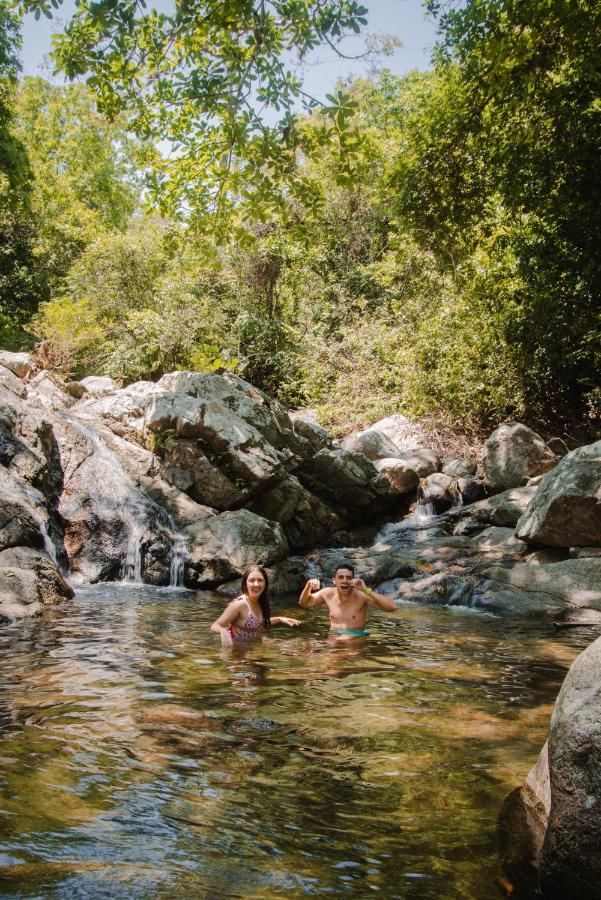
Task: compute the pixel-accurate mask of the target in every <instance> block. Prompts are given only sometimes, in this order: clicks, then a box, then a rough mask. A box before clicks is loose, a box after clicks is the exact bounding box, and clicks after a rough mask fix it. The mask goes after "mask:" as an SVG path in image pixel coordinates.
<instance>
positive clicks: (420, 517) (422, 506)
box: [405, 479, 436, 522]
mask: <svg viewBox="0 0 601 900" xmlns="http://www.w3.org/2000/svg"><path fill="white" fill-rule="evenodd" d="M435 515H436V510H435V509H434V504H433V502H432V499H431V497H430V491H429V489H428V484H427V482H426V481H425V480H424V479H422V480H421V481H420V483H419V486H418V488H417V503H416V506H415V509H414V510H413V513H412V515H411V516H410V518H411V520H412V521H413V522H429V521H430V519H433V518H434V516H435ZM405 521H407V519H405Z"/></svg>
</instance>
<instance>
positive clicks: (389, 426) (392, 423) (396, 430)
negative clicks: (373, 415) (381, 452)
mask: <svg viewBox="0 0 601 900" xmlns="http://www.w3.org/2000/svg"><path fill="white" fill-rule="evenodd" d="M366 431H369V432H377V433H378V434H382V435H384V436H385V437H386V438H388V440H389V441H392V443H393V444H394V445H395V447H396V448H397V449H398V450H399V451H400V452H401V453H405V452H406V451H408V450H415V449H417V448H419V447H428V446H429V444H430V442H431V436H430V435H429V434H428V432H427V431H426V429H425V428H424V427H423V426H422V425H421V424H420V423H419V422H415V421H412V420H411V419H408V418H407V417H406V416H403V415H401V414H400V413H397V414H396V415H392V416H386V418H385V419H380V421H379V422H375V423H374V424H373V425H370V426H369V428H368V429H366Z"/></svg>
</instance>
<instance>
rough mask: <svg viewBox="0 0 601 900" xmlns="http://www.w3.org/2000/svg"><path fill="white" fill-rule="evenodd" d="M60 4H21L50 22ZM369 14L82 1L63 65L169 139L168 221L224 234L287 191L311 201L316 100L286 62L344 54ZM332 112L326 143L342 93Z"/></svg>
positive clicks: (279, 6) (157, 190) (330, 8)
mask: <svg viewBox="0 0 601 900" xmlns="http://www.w3.org/2000/svg"><path fill="white" fill-rule="evenodd" d="M59 2H60V0H51V2H48V0H23V3H22V9H23V10H24V11H35V12H36V15H39V14H40V13H44V14H45V15H51V14H52V6H55V7H56V6H57V5H58V3H59ZM366 12H367V10H366V9H365V8H364V7H362V6H361V5H360V4H359V3H357V2H356V0H295V2H292V3H291V2H289V0H272V2H270V3H269V4H266V3H264V2H262V0H255V2H249V0H227V2H224V0H187V2H185V3H178V4H177V5H176V9H175V13H174V14H173V15H167V14H165V13H162V12H158V11H157V10H156V9H154V8H148V9H145V4H139V3H138V2H137V0H123V2H119V3H90V2H87V0H78V2H77V4H76V12H75V15H74V16H73V18H72V19H71V21H70V22H69V24H68V26H67V28H66V30H65V33H64V34H62V35H59V36H58V37H56V38H55V47H54V59H55V61H56V62H57V64H58V67H59V69H61V70H62V71H63V72H65V74H66V75H67V76H68V77H69V78H71V79H73V78H77V77H80V76H82V75H87V83H88V86H89V87H90V88H92V89H93V90H94V92H95V94H96V96H97V98H98V103H99V106H100V109H101V110H102V111H103V112H105V113H107V114H108V115H109V116H111V117H112V116H114V115H116V114H117V113H118V112H120V111H121V110H126V111H127V113H128V116H129V121H130V126H131V128H132V130H133V131H134V132H135V133H136V134H138V135H139V136H141V137H143V138H145V139H146V138H154V139H156V140H164V141H168V142H170V144H171V145H172V152H171V155H170V156H169V157H168V158H165V157H164V156H163V155H161V154H159V153H151V152H149V153H148V156H147V163H148V165H149V167H150V173H149V181H148V185H149V190H150V191H151V193H152V196H153V198H154V199H156V200H157V202H159V204H160V208H161V212H162V214H164V215H170V216H174V215H181V214H185V216H186V218H187V220H188V221H189V222H196V223H197V224H198V225H199V224H200V223H202V226H203V228H204V229H205V230H206V229H209V228H210V229H211V230H215V231H216V232H217V233H218V234H220V236H221V237H224V236H225V235H226V234H231V229H232V227H233V226H232V219H234V221H237V222H238V223H239V224H244V223H245V222H247V221H249V220H251V219H252V220H264V219H265V216H266V215H267V211H268V210H270V209H271V210H273V209H279V210H282V209H283V208H284V207H285V201H284V199H283V188H286V190H287V191H288V192H290V194H291V195H292V196H297V197H299V198H304V197H305V196H306V191H307V190H308V189H310V187H309V186H308V185H307V183H306V182H305V179H304V178H303V175H302V172H301V171H300V170H299V167H298V165H297V159H296V157H297V154H298V152H299V151H300V152H303V153H306V152H307V150H308V148H307V146H306V145H305V144H304V142H303V135H302V131H301V130H299V129H298V127H297V121H296V114H295V110H296V108H297V106H298V105H300V106H301V107H304V108H306V109H309V108H312V107H314V106H316V105H318V103H317V101H316V100H315V99H314V98H312V97H310V96H309V95H308V94H306V93H305V91H303V89H302V83H301V81H300V79H299V76H298V75H297V74H296V73H295V72H294V71H293V69H292V68H291V65H290V63H289V61H288V60H289V57H290V55H291V54H292V53H295V54H297V55H298V56H299V57H300V58H301V59H302V58H303V57H304V56H305V55H306V54H307V53H309V52H310V51H311V50H312V49H313V48H314V47H316V46H317V45H319V44H320V43H324V42H325V43H327V44H329V45H330V46H331V47H332V48H334V49H335V47H336V44H337V43H338V41H339V40H340V39H341V38H342V37H343V36H344V35H345V34H348V33H357V32H358V31H359V30H360V27H361V26H362V25H364V24H365V23H366V19H365V14H366ZM324 109H325V111H326V112H327V116H328V125H327V126H324V127H323V128H322V129H321V132H320V140H319V143H320V144H324V143H329V142H330V141H332V140H336V139H337V138H339V137H340V136H341V135H344V134H345V132H346V129H347V126H348V121H349V116H350V113H351V112H352V104H351V103H350V101H349V100H348V98H347V97H346V94H345V93H344V92H343V91H337V92H336V93H335V94H333V95H331V96H330V97H329V98H328V104H327V106H326V107H324ZM273 119H275V124H268V121H271V120H273ZM342 174H344V173H341V175H342ZM216 213H217V215H215V214H216ZM238 234H239V236H240V237H243V236H244V234H245V232H244V230H239V231H238Z"/></svg>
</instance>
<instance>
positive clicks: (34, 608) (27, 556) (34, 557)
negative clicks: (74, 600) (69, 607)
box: [0, 547, 73, 619]
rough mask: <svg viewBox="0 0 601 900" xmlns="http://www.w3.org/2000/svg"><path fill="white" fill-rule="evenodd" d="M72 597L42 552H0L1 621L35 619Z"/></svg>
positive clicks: (20, 549) (28, 549) (29, 549)
mask: <svg viewBox="0 0 601 900" xmlns="http://www.w3.org/2000/svg"><path fill="white" fill-rule="evenodd" d="M71 597H73V589H72V588H71V587H70V585H68V584H67V582H66V581H65V579H64V578H63V576H62V575H61V573H60V572H59V570H58V568H57V566H56V564H55V563H53V562H52V560H50V559H49V558H48V556H47V555H46V554H45V553H44V552H43V551H42V550H36V549H34V548H32V547H11V548H10V549H7V550H2V551H0V619H20V618H24V617H29V616H37V615H39V613H41V612H42V610H43V609H44V607H46V606H50V605H52V604H55V603H60V602H61V601H63V600H69V599H70V598H71Z"/></svg>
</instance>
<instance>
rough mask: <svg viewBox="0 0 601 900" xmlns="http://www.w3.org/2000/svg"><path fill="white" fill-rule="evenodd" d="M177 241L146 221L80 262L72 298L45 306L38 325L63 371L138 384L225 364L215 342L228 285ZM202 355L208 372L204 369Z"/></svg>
mask: <svg viewBox="0 0 601 900" xmlns="http://www.w3.org/2000/svg"><path fill="white" fill-rule="evenodd" d="M170 237H171V238H172V236H170V235H169V234H168V233H167V232H166V231H165V229H164V228H162V227H160V226H157V225H153V224H152V223H151V222H149V221H148V220H141V221H140V222H139V223H138V225H137V227H133V228H132V230H131V231H130V232H129V233H127V234H120V233H118V232H117V233H111V234H107V235H104V236H101V237H99V238H97V239H96V241H94V242H93V243H92V244H91V245H90V246H89V247H88V248H87V249H86V250H85V251H84V252H83V253H82V254H81V256H80V257H79V259H78V260H77V262H76V263H75V264H74V265H73V267H72V268H71V271H70V272H69V275H68V277H67V279H66V281H65V293H64V294H63V295H61V296H58V297H56V298H55V299H53V300H52V301H50V302H49V303H46V304H43V306H42V307H41V310H40V315H39V316H38V319H37V322H36V330H37V332H38V334H39V335H40V336H41V337H50V338H51V339H52V340H53V342H54V343H55V344H56V346H57V348H58V349H59V350H60V353H61V357H62V362H63V367H64V368H66V369H69V370H72V371H74V372H75V373H77V374H79V375H81V374H83V373H85V372H90V371H93V372H98V373H100V374H103V375H110V376H112V377H114V378H116V379H118V380H120V381H133V380H136V379H140V378H156V377H160V375H162V374H163V373H164V372H166V371H171V370H173V369H176V368H185V367H193V368H201V369H204V368H209V369H210V368H213V367H215V366H216V365H219V364H220V363H221V359H220V353H221V348H220V347H219V346H218V345H217V344H216V343H215V340H216V337H217V333H218V330H219V325H220V322H221V321H222V320H223V319H224V318H225V316H226V313H225V311H224V306H226V305H227V303H226V304H225V305H224V300H226V301H227V300H228V286H227V283H226V282H224V281H223V280H222V281H220V280H219V278H218V276H217V275H216V274H214V273H213V272H212V271H211V269H208V268H202V267H201V266H200V265H199V263H198V260H197V259H194V258H192V259H190V257H189V256H187V255H186V254H185V253H180V252H179V247H178V244H177V242H176V244H175V246H174V244H173V240H172V239H170ZM220 307H221V310H222V311H221V312H220ZM199 348H203V349H204V351H205V354H206V355H207V357H208V359H207V360H206V363H205V365H200V366H199V365H198V350H199Z"/></svg>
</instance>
